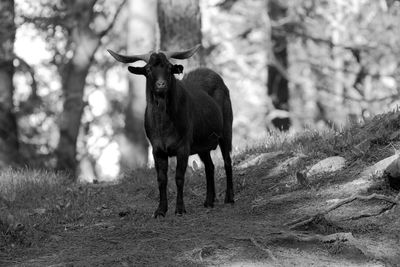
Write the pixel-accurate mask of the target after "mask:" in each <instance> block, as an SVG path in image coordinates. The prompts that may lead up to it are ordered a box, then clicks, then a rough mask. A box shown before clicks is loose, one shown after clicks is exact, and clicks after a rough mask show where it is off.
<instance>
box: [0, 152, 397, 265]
mask: <svg viewBox="0 0 400 267" xmlns="http://www.w3.org/2000/svg"><path fill="white" fill-rule="evenodd" d="M290 156H292V155H288V154H286V155H278V156H277V158H275V159H272V160H269V161H268V162H266V163H262V164H261V165H259V166H253V167H248V168H247V169H245V170H240V171H239V170H236V171H235V172H234V180H235V190H236V195H235V199H236V203H235V204H234V205H230V204H228V205H226V204H223V194H224V189H225V186H224V172H223V170H222V169H218V170H217V173H216V176H217V191H218V200H219V202H217V203H216V206H215V207H214V208H212V209H206V208H204V207H203V205H202V203H203V201H204V198H205V177H204V174H203V171H202V170H199V171H197V172H195V173H194V174H192V175H190V177H187V182H186V185H185V201H186V203H185V204H186V210H187V212H188V213H187V214H186V215H184V216H182V217H177V216H175V215H174V210H175V201H174V200H175V188H174V187H175V186H174V184H175V183H174V181H173V179H172V177H173V176H172V175H170V183H169V200H170V203H169V211H168V213H167V216H166V217H165V218H158V219H154V218H153V217H152V213H153V211H154V210H155V208H156V206H157V199H158V192H157V191H158V190H157V189H156V184H155V172H150V173H149V174H148V176H149V177H145V178H146V179H148V180H149V181H151V182H148V183H146V184H144V185H143V184H142V185H138V182H137V181H136V182H132V181H133V180H134V178H135V177H132V178H131V179H125V180H124V181H123V182H122V183H120V184H117V185H87V186H85V187H86V188H85V190H84V191H85V192H86V193H87V192H88V191H89V192H91V195H96V196H97V200H96V204H95V205H92V206H91V208H90V209H89V210H88V211H87V212H86V214H84V216H81V217H78V218H77V219H76V220H75V221H73V222H69V223H62V222H60V223H59V224H58V225H57V227H52V230H51V231H50V232H48V233H46V234H45V235H44V237H43V238H41V239H40V240H39V242H34V243H33V244H31V245H30V246H25V247H19V246H17V247H16V248H14V249H11V250H9V251H8V252H7V255H2V256H3V257H2V258H3V259H4V260H3V262H2V263H1V262H0V264H2V266H214V265H216V266H400V242H399V240H400V219H399V218H400V216H399V215H400V208H399V207H398V206H394V207H393V208H392V209H390V210H388V211H387V212H385V213H383V214H381V215H378V216H372V217H366V218H360V219H348V218H350V217H351V216H353V215H355V214H361V213H363V212H367V211H371V210H374V209H376V210H378V209H380V208H381V207H383V206H385V205H388V203H385V202H384V201H378V200H377V201H368V202H362V201H355V202H352V203H350V204H349V205H346V206H343V207H341V208H339V209H337V210H335V211H333V212H331V213H329V214H328V215H327V216H325V217H324V218H323V219H321V220H320V221H314V222H311V223H310V224H308V225H304V226H303V227H300V228H299V229H290V228H289V227H288V226H285V224H286V223H288V222H290V221H292V220H295V219H297V218H301V217H303V216H304V215H311V214H314V213H315V212H317V211H320V210H323V209H325V208H327V207H328V206H330V205H331V204H332V203H333V202H335V200H337V199H340V198H343V197H344V195H343V192H341V191H340V188H341V187H340V185H342V184H345V183H347V182H349V181H351V180H352V179H355V178H356V173H358V172H360V171H361V169H360V168H361V167H363V166H359V167H358V166H357V163H354V164H351V165H352V167H351V168H350V167H349V168H346V169H344V170H342V171H339V172H336V173H333V174H329V175H323V176H321V177H316V178H314V179H313V180H312V181H311V185H310V187H301V186H299V185H298V184H297V183H296V178H295V176H294V175H293V173H290V172H283V173H278V174H276V175H274V176H269V175H268V174H269V172H270V170H271V169H272V168H274V167H276V166H277V164H278V162H281V161H283V160H285V159H287V158H289V157H290ZM357 168H359V169H357ZM80 190H81V191H82V188H80ZM42 231H45V230H43V229H42ZM335 233H348V234H350V235H351V236H352V237H354V240H346V239H341V238H336V239H333V240H329V241H321V240H319V239H318V238H314V237H316V236H317V235H318V237H321V236H322V237H323V236H327V235H332V234H335ZM298 237H300V238H298Z"/></svg>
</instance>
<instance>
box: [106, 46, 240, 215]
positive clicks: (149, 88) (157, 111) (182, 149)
mask: <svg viewBox="0 0 400 267" xmlns="http://www.w3.org/2000/svg"><path fill="white" fill-rule="evenodd" d="M199 47H200V45H198V46H196V47H194V48H192V49H189V50H186V51H182V52H159V53H149V54H143V55H135V56H122V55H119V54H116V53H115V52H113V51H111V50H108V51H109V52H110V54H111V55H112V56H113V57H114V58H115V59H116V60H118V61H120V62H123V63H132V62H135V61H138V60H143V61H145V62H146V63H147V64H146V65H145V66H144V67H131V66H130V67H128V70H129V71H130V72H132V73H134V74H141V75H144V76H146V101H147V106H146V113H145V130H146V135H147V137H148V138H149V140H150V143H151V145H152V147H153V157H154V162H155V167H156V170H157V181H158V188H159V191H160V202H159V206H158V208H157V210H156V211H155V213H154V216H155V217H157V216H159V215H162V216H165V214H166V212H167V209H168V201H167V182H168V177H167V170H168V157H172V156H176V157H177V166H176V177H175V180H176V186H177V198H176V210H175V214H178V215H182V213H185V212H186V210H185V205H184V203H183V185H184V175H185V171H186V167H187V163H188V157H189V155H192V154H198V155H199V157H200V159H201V160H202V161H203V163H204V166H205V172H206V177H207V196H206V200H205V202H204V206H205V207H213V206H214V200H215V184H214V164H213V162H212V159H211V156H210V151H211V150H214V149H216V148H217V146H218V144H219V146H220V149H221V152H222V157H223V159H224V163H225V171H226V195H225V203H233V202H234V197H233V184H232V162H231V157H230V151H231V149H232V120H233V115H232V106H231V101H230V97H229V90H228V88H227V87H226V85H225V83H224V81H223V80H222V78H221V77H220V76H219V75H218V74H217V73H215V72H214V71H212V70H210V69H206V68H199V69H196V70H194V71H192V72H190V73H189V74H188V75H187V76H186V77H185V78H184V79H183V80H182V81H180V80H177V79H176V78H175V76H174V74H177V73H182V71H183V66H182V65H173V64H171V63H170V62H169V60H168V59H169V58H175V59H186V58H189V57H191V56H192V55H193V54H194V53H195V52H196V51H197V50H198V49H199Z"/></svg>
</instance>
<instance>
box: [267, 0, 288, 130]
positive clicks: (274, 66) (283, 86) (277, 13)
mask: <svg viewBox="0 0 400 267" xmlns="http://www.w3.org/2000/svg"><path fill="white" fill-rule="evenodd" d="M267 10H268V16H269V21H270V25H268V26H269V31H270V38H269V42H268V44H267V45H268V46H269V49H268V53H267V54H268V59H269V62H268V80H267V90H268V96H269V97H270V98H271V100H272V104H273V106H274V107H275V109H277V110H278V111H289V81H288V78H287V77H286V76H287V75H286V73H287V72H288V41H287V36H286V34H287V33H286V32H285V30H284V27H285V26H286V24H284V23H282V21H285V19H286V18H287V17H288V12H287V10H288V6H287V3H286V1H282V0H268V1H267ZM268 117H269V119H271V122H272V124H273V125H274V126H275V127H276V128H278V129H280V130H283V131H286V130H288V129H289V127H290V125H291V123H290V118H289V116H288V112H273V113H271V114H270V115H269V116H268Z"/></svg>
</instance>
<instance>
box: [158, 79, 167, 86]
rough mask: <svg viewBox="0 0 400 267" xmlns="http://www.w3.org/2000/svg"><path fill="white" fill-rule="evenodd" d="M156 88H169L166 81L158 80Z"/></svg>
mask: <svg viewBox="0 0 400 267" xmlns="http://www.w3.org/2000/svg"><path fill="white" fill-rule="evenodd" d="M156 87H157V88H165V87H167V82H166V81H165V80H157V81H156Z"/></svg>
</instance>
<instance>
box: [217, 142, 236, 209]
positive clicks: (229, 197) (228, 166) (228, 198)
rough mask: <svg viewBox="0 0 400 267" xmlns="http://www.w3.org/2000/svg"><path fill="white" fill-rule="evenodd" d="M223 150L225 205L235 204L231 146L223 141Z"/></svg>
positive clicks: (221, 147)
mask: <svg viewBox="0 0 400 267" xmlns="http://www.w3.org/2000/svg"><path fill="white" fill-rule="evenodd" d="M219 147H220V149H221V153H222V158H223V159H224V167H225V173H226V193H225V201H224V202H225V203H234V202H235V200H234V194H233V181H232V160H231V155H230V151H229V150H230V149H229V148H230V146H229V144H228V143H226V140H223V139H221V140H220V143H219Z"/></svg>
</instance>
